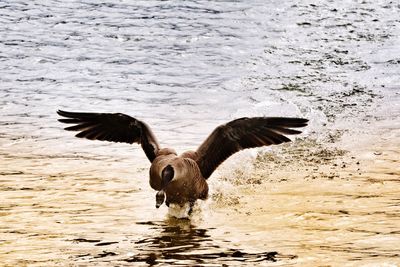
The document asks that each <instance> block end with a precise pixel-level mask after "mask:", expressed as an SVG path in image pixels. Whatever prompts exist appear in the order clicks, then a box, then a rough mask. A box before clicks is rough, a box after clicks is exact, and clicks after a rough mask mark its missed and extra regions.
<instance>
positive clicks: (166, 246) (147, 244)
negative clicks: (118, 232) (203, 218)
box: [124, 218, 295, 266]
mask: <svg viewBox="0 0 400 267" xmlns="http://www.w3.org/2000/svg"><path fill="white" fill-rule="evenodd" d="M138 224H145V225H150V226H151V227H153V228H154V229H155V230H160V232H158V233H157V234H156V235H154V236H152V237H148V238H143V239H140V240H138V241H136V242H135V243H136V245H138V248H137V250H139V251H138V252H139V253H138V254H137V255H134V256H132V257H130V258H127V259H125V260H124V261H126V262H146V263H148V264H150V265H156V264H158V263H168V264H170V265H173V264H177V265H182V264H185V265H192V266H193V265H202V264H211V263H215V264H219V265H220V264H234V263H240V262H261V261H277V260H278V259H279V258H285V259H292V258H295V256H283V255H279V254H278V253H277V252H275V251H272V252H263V253H246V252H243V251H240V250H237V249H232V248H229V242H228V241H227V242H226V243H227V246H226V247H221V246H220V245H216V244H215V243H214V242H213V240H212V238H211V236H210V235H209V234H208V233H207V231H208V230H207V229H200V228H196V227H195V226H194V225H193V224H192V223H191V222H190V220H182V219H174V218H169V219H167V220H165V221H162V222H139V223H138Z"/></svg>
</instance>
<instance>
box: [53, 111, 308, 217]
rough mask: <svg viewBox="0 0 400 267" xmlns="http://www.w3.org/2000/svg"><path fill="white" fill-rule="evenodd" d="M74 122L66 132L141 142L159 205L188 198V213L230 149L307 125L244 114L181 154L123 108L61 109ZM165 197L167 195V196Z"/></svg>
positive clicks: (276, 138) (274, 139)
mask: <svg viewBox="0 0 400 267" xmlns="http://www.w3.org/2000/svg"><path fill="white" fill-rule="evenodd" d="M57 113H58V114H59V115H60V116H63V117H65V118H63V119H59V121H60V122H63V123H67V124H72V126H69V127H66V128H65V130H68V131H79V133H78V134H77V135H76V137H80V138H87V139H91V140H101V141H111V142H123V143H129V144H132V143H137V144H140V145H141V146H142V148H143V151H144V153H145V154H146V156H147V158H148V159H149V160H150V162H151V166H150V186H151V187H152V188H153V189H154V190H157V191H158V192H157V194H156V207H157V208H158V207H159V206H161V205H162V204H163V203H164V200H166V201H165V203H166V205H167V206H169V205H170V204H176V205H178V206H181V207H183V206H184V205H185V204H187V203H189V207H190V208H189V214H190V213H191V211H192V208H193V205H194V203H195V201H196V200H197V199H202V200H205V199H206V198H207V196H208V185H207V179H208V178H209V177H210V176H211V174H212V173H213V172H214V170H215V169H216V168H217V167H218V166H219V165H220V164H221V163H222V162H223V161H225V160H226V159H227V158H228V157H230V156H231V155H232V154H234V153H236V152H238V151H240V150H243V149H246V148H254V147H261V146H268V145H276V144H281V143H284V142H289V141H290V139H289V138H287V137H286V136H285V135H292V134H299V133H301V132H300V131H298V130H294V129H292V128H301V127H304V126H306V125H307V122H308V120H307V119H302V118H283V117H253V118H240V119H236V120H233V121H230V122H228V123H226V124H223V125H220V126H218V127H217V128H216V129H215V130H214V131H213V132H212V133H211V134H210V135H209V136H208V137H207V139H206V140H205V141H204V142H203V143H202V144H201V145H200V146H199V147H198V148H197V150H196V151H186V152H184V153H182V154H181V155H178V154H177V153H176V151H175V150H174V149H172V148H162V147H161V146H160V144H159V143H158V141H157V139H156V137H155V135H154V134H153V132H152V131H151V129H150V127H149V126H148V125H147V124H146V123H144V122H143V121H140V120H138V119H135V118H133V117H130V116H128V115H125V114H122V113H82V112H67V111H62V110H59V111H57ZM165 198H166V199H165Z"/></svg>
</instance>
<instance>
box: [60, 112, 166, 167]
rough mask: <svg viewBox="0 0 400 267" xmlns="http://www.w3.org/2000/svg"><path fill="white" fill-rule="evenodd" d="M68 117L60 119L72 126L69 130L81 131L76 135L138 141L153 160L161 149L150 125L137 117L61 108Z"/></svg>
mask: <svg viewBox="0 0 400 267" xmlns="http://www.w3.org/2000/svg"><path fill="white" fill-rule="evenodd" d="M57 113H58V114H59V115H60V116H63V117H65V118H66V119H59V120H58V121H60V122H63V123H68V124H74V125H72V126H69V127H66V128H64V129H65V130H68V131H79V133H78V134H77V135H76V137H80V138H87V139H90V140H101V141H110V142H123V143H129V144H132V143H138V144H140V145H141V146H142V148H143V150H144V152H145V153H146V156H147V158H148V159H149V160H150V161H151V162H152V161H153V160H154V158H155V157H156V154H157V151H158V150H159V149H160V147H159V144H158V142H157V139H156V138H155V136H154V134H153V132H152V131H151V129H150V127H149V126H148V125H147V124H146V123H144V122H142V121H140V120H137V119H135V118H132V117H130V116H128V115H125V114H122V113H82V112H67V111H62V110H59V111H57Z"/></svg>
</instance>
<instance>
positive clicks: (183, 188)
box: [150, 150, 208, 206]
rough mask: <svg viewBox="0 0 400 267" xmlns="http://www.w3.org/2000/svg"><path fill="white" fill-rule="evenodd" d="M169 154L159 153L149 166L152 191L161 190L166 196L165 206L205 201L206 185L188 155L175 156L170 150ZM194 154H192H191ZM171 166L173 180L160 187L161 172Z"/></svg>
mask: <svg viewBox="0 0 400 267" xmlns="http://www.w3.org/2000/svg"><path fill="white" fill-rule="evenodd" d="M169 151H171V152H170V154H167V153H165V152H164V153H161V155H158V156H157V157H156V158H155V159H154V161H153V162H152V164H151V166H150V186H151V188H153V189H154V190H157V191H161V190H163V191H164V192H165V195H166V204H167V206H168V205H169V204H178V205H181V206H182V205H184V204H185V203H188V202H189V203H193V202H194V201H196V200H197V199H203V200H204V199H206V198H207V196H208V185H207V181H206V179H204V177H203V176H202V174H201V171H200V169H199V167H198V165H197V163H196V161H195V160H194V159H193V157H190V154H189V153H183V154H182V155H180V156H177V155H176V153H174V152H173V151H172V150H169ZM193 154H194V153H193ZM167 166H171V167H172V169H173V170H174V176H173V179H172V180H171V181H170V182H169V183H168V184H167V185H165V187H163V186H162V179H163V175H162V172H163V170H164V169H165V168H166V167H167Z"/></svg>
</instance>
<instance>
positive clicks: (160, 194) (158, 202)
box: [156, 190, 165, 209]
mask: <svg viewBox="0 0 400 267" xmlns="http://www.w3.org/2000/svg"><path fill="white" fill-rule="evenodd" d="M164 200H165V193H164V190H160V191H158V192H157V194H156V208H157V209H158V208H159V207H160V206H161V205H162V204H163V203H164Z"/></svg>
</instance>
